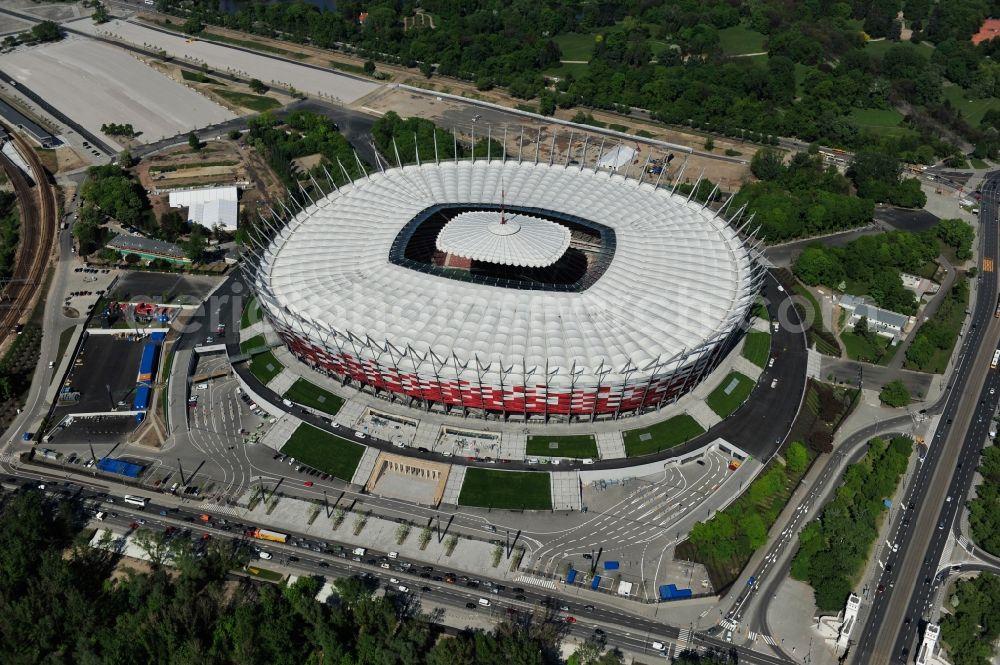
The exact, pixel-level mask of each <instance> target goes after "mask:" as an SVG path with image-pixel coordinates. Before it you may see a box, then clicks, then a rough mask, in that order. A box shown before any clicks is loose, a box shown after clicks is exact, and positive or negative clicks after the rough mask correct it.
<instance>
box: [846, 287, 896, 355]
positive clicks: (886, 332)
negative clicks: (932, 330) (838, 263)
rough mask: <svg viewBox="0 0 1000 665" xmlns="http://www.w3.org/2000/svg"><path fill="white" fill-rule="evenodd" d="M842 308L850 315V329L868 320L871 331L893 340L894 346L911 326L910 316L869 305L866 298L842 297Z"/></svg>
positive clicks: (848, 321) (848, 322)
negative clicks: (862, 320) (863, 320)
mask: <svg viewBox="0 0 1000 665" xmlns="http://www.w3.org/2000/svg"><path fill="white" fill-rule="evenodd" d="M840 306H841V307H842V308H843V309H844V311H845V312H847V314H848V317H849V318H848V319H847V325H848V327H854V326H855V325H856V324H857V322H858V321H860V320H861V319H862V318H866V319H868V329H869V330H871V331H872V332H875V333H877V334H879V335H882V336H883V337H889V338H891V339H892V343H893V344H895V343H896V342H898V341H899V340H900V339H901V338H902V336H903V331H904V330H905V329H906V328H907V326H909V324H910V317H909V316H906V315H905V314H899V313H898V312H891V311H889V310H887V309H882V308H880V307H875V306H874V305H869V304H868V303H867V302H865V299H864V298H862V297H859V296H849V295H842V296H840Z"/></svg>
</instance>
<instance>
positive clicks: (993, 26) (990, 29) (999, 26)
mask: <svg viewBox="0 0 1000 665" xmlns="http://www.w3.org/2000/svg"><path fill="white" fill-rule="evenodd" d="M995 37H1000V19H995V18H988V19H986V20H985V21H983V24H982V25H981V26H980V27H979V32H977V33H976V34H974V35H972V43H973V44H976V45H977V46H978V45H979V44H980V43H981V42H985V41H989V40H991V39H993V38H995Z"/></svg>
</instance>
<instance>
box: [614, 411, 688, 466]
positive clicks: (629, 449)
mask: <svg viewBox="0 0 1000 665" xmlns="http://www.w3.org/2000/svg"><path fill="white" fill-rule="evenodd" d="M704 433H705V429H704V428H703V427H702V426H701V425H699V424H698V421H697V420H695V419H694V418H692V417H691V416H689V415H688V414H686V413H682V414H681V415H679V416H674V417H673V418H670V419H668V420H664V421H663V422H659V423H656V424H655V425H650V426H649V427H643V428H641V429H631V430H628V431H626V432H622V438H624V439H625V454H626V455H627V456H628V457H635V456H637V455H649V454H652V453H658V452H660V451H661V450H667V449H668V448H673V447H674V446H677V445H680V444H682V443H684V442H685V441H690V440H691V439H693V438H694V437H696V436H698V435H699V434H704Z"/></svg>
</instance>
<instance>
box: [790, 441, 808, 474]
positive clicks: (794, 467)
mask: <svg viewBox="0 0 1000 665" xmlns="http://www.w3.org/2000/svg"><path fill="white" fill-rule="evenodd" d="M785 462H786V463H787V464H788V470H789V471H791V472H792V473H795V474H799V473H802V472H803V471H805V470H806V467H807V466H809V451H808V450H806V447H805V446H804V445H803V444H802V442H801V441H792V442H791V443H790V444H789V446H788V450H786V451H785Z"/></svg>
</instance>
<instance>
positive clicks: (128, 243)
mask: <svg viewBox="0 0 1000 665" xmlns="http://www.w3.org/2000/svg"><path fill="white" fill-rule="evenodd" d="M108 248H110V249H113V250H115V251H116V252H118V253H119V254H121V255H122V257H125V256H127V255H129V254H135V255H137V256H138V257H139V258H140V259H142V260H143V261H152V260H154V259H160V260H161V261H168V262H169V263H175V264H177V265H190V264H191V259H189V258H188V257H187V256H185V255H184V250H183V249H181V247H180V245H175V244H174V243H172V242H164V241H163V240H153V239H152V238H142V237H139V236H130V235H128V234H127V233H119V234H118V235H117V236H115V239H114V240H112V241H111V242H109V243H108Z"/></svg>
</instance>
